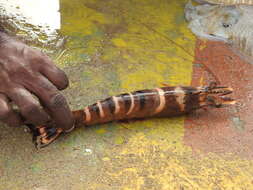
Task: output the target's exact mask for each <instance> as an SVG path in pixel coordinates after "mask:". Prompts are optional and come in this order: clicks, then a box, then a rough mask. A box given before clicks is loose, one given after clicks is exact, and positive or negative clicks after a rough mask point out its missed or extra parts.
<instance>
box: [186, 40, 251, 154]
mask: <svg viewBox="0 0 253 190" xmlns="http://www.w3.org/2000/svg"><path fill="white" fill-rule="evenodd" d="M203 47H204V48H203ZM195 55H196V58H195V62H202V63H204V64H205V65H206V66H208V68H209V69H210V70H212V72H213V73H214V74H215V75H216V77H217V78H218V79H219V80H220V82H221V84H222V85H223V86H231V87H232V88H233V89H234V94H233V96H232V97H233V98H235V99H236V100H237V104H236V105H234V106H230V107H227V108H221V109H214V108H211V109H208V110H207V111H201V112H197V113H194V114H192V115H191V116H189V117H188V118H187V120H186V123H185V129H186V131H185V137H184V142H185V144H186V145H188V146H191V147H192V149H193V150H197V151H199V150H200V151H202V152H206V153H208V152H215V153H235V154H236V155H238V156H241V157H247V158H253V114H252V112H253V65H252V64H250V63H247V62H245V61H243V60H242V59H240V57H239V56H237V55H235V54H234V53H233V52H232V51H231V49H230V48H229V47H228V46H226V45H225V44H222V43H220V42H207V43H205V42H203V41H200V40H199V41H198V42H197V46H196V52H195ZM201 78H204V83H205V84H208V83H209V82H210V81H212V77H211V75H210V74H208V73H207V72H206V71H204V69H203V67H200V66H196V65H195V66H194V71H193V80H192V85H193V86H199V85H200V83H201Z"/></svg>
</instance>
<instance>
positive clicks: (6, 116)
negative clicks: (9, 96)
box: [0, 106, 11, 120]
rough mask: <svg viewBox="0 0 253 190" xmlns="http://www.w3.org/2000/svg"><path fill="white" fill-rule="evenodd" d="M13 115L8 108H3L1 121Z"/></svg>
mask: <svg viewBox="0 0 253 190" xmlns="http://www.w3.org/2000/svg"><path fill="white" fill-rule="evenodd" d="M10 114H11V109H10V108H9V107H8V106H2V107H1V108H0V120H5V119H7V118H8V117H9V115H10Z"/></svg>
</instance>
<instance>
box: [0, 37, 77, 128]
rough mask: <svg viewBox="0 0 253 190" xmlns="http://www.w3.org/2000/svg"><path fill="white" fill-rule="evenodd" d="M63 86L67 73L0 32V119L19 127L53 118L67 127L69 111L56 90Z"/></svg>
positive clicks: (70, 123) (68, 125)
mask: <svg viewBox="0 0 253 190" xmlns="http://www.w3.org/2000/svg"><path fill="white" fill-rule="evenodd" d="M67 86H68V78H67V76H66V75H65V73H64V72H63V71H62V70H60V69H59V68H57V67H56V66H55V65H54V64H53V62H52V61H51V60H50V59H49V57H47V56H46V55H45V54H43V53H42V52H40V51H38V50H35V49H33V48H31V47H29V46H27V45H26V44H24V43H22V42H19V41H17V40H15V39H13V38H11V37H9V36H7V35H6V34H4V33H1V32H0V121H2V122H4V123H6V124H8V125H9V126H19V125H22V124H24V123H30V124H34V125H41V124H44V123H46V122H47V121H50V120H53V121H54V122H55V124H56V126H57V127H60V128H63V129H64V130H65V131H67V130H69V129H71V127H72V126H73V118H72V114H71V111H70V109H69V106H68V104H67V101H66V99H65V98H64V96H63V95H62V94H61V93H60V90H62V89H65V88H66V87H67ZM36 97H37V98H36ZM13 104H14V105H16V107H17V108H18V109H17V110H16V109H13Z"/></svg>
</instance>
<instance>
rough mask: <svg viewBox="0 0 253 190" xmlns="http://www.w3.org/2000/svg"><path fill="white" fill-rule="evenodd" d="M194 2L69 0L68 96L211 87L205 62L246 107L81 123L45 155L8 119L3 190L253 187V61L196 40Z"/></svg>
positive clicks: (64, 4)
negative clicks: (187, 8)
mask: <svg viewBox="0 0 253 190" xmlns="http://www.w3.org/2000/svg"><path fill="white" fill-rule="evenodd" d="M185 2H186V1H184V0H180V1H179V0H169V1H168V0H156V1H153V0H124V1H123V0H107V1H104V0H71V1H69V0H60V7H61V19H62V23H61V24H62V25H61V32H62V33H63V34H64V35H66V36H68V41H67V44H66V45H65V49H64V51H63V52H62V53H61V54H60V56H58V57H57V59H55V61H56V63H57V64H58V65H59V66H60V67H61V68H63V69H64V70H65V71H66V72H67V74H68V76H69V78H70V81H71V84H70V88H69V89H68V90H66V91H64V94H65V95H66V96H67V97H68V100H69V103H70V105H71V107H72V108H73V109H79V108H82V107H84V106H85V105H87V104H90V103H93V102H95V101H96V100H97V99H100V98H105V97H107V96H109V95H114V94H118V93H121V92H126V91H131V90H136V89H143V88H155V87H157V86H160V85H161V83H168V84H170V85H191V84H192V85H200V84H205V83H208V81H211V80H213V79H212V78H211V76H210V74H208V73H207V72H205V71H204V70H203V66H201V64H199V62H201V63H205V64H206V65H207V66H208V67H209V68H211V69H212V70H213V71H214V73H215V74H216V75H217V77H218V78H219V79H220V80H221V82H222V84H224V85H232V86H233V87H234V88H235V90H236V92H235V97H236V98H237V99H238V100H239V103H238V104H237V105H236V106H235V107H230V108H226V109H221V110H208V111H206V112H198V113H195V114H192V115H191V116H189V117H187V118H184V117H180V118H173V119H152V120H146V121H138V122H132V123H111V124H105V125H100V126H93V127H90V128H86V129H78V130H76V131H74V132H73V133H71V134H69V135H68V136H65V137H64V138H61V139H59V140H58V141H57V142H56V143H54V144H52V145H50V146H49V147H48V148H45V149H43V150H40V151H37V150H35V149H34V147H33V145H32V143H31V137H30V135H29V134H27V133H25V132H24V130H23V128H17V129H12V128H8V127H6V126H3V125H2V126H1V127H0V130H1V133H0V149H1V154H0V175H1V178H0V190H16V189H17V190H23V189H26V190H80V189H82V190H84V189H85V190H119V189H122V190H170V189H172V190H174V189H179V190H183V189H185V190H186V189H194V190H195V189H210V190H219V189H229V190H230V189H231V190H232V189H235V190H237V189H244V190H248V189H249V190H250V189H253V178H252V175H253V165H252V163H253V161H252V153H253V151H252V145H253V140H252V139H253V138H252V136H253V134H252V119H251V118H252V117H251V115H250V113H251V110H252V105H253V104H252V97H251V92H252V82H253V81H252V79H251V78H252V77H251V76H252V72H253V68H252V65H250V64H248V63H245V62H242V61H241V60H240V59H239V57H238V56H236V55H234V54H233V53H232V51H231V50H229V49H228V48H227V47H226V46H225V45H223V44H220V43H210V42H204V41H196V39H195V37H194V36H193V35H192V34H191V32H190V31H189V30H188V29H187V26H186V23H185V21H184V16H183V8H184V4H185ZM45 16H46V15H45ZM171 40H173V41H171Z"/></svg>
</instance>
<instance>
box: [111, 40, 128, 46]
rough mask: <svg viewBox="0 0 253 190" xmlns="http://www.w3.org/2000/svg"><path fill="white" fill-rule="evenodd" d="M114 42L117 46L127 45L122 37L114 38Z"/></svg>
mask: <svg viewBox="0 0 253 190" xmlns="http://www.w3.org/2000/svg"><path fill="white" fill-rule="evenodd" d="M112 42H113V44H114V45H115V46H117V47H126V46H127V44H126V42H125V41H124V40H122V39H120V38H114V39H113V40H112Z"/></svg>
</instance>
